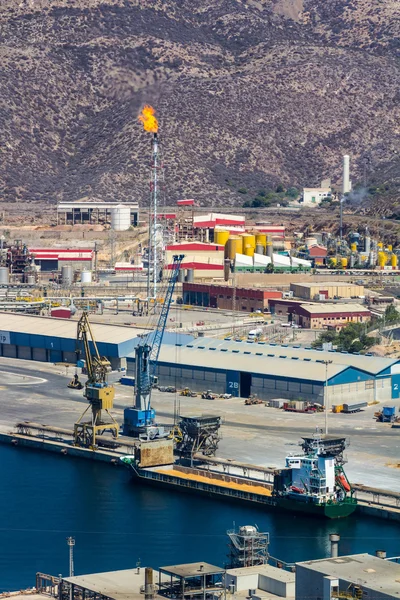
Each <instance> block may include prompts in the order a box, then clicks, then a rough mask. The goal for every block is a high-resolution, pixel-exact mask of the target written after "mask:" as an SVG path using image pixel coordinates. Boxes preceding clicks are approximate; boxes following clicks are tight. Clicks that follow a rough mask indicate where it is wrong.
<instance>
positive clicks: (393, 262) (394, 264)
mask: <svg viewBox="0 0 400 600" xmlns="http://www.w3.org/2000/svg"><path fill="white" fill-rule="evenodd" d="M390 264H391V265H392V268H393V269H397V255H396V254H392V256H391V257H390Z"/></svg>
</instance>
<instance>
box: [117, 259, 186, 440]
mask: <svg viewBox="0 0 400 600" xmlns="http://www.w3.org/2000/svg"><path fill="white" fill-rule="evenodd" d="M183 258H184V255H183V254H180V255H177V256H174V257H173V263H172V267H171V271H170V275H169V280H168V286H167V291H166V294H165V299H164V303H163V305H162V309H161V313H160V316H159V319H158V323H157V325H156V327H155V329H154V332H151V333H150V334H148V335H147V336H146V337H145V338H144V339H143V341H142V342H141V343H140V344H139V345H138V346H137V347H136V349H135V374H136V375H135V405H134V407H133V408H126V409H125V411H124V428H123V433H124V435H130V436H138V435H139V434H140V433H146V432H147V431H148V430H149V428H151V427H154V424H155V411H154V409H152V408H151V391H152V388H153V385H154V381H155V374H156V369H157V363H158V357H159V355H160V349H161V344H162V340H163V336H164V331H165V327H166V324H167V319H168V313H169V309H170V306H171V302H172V296H173V293H174V289H175V284H176V282H177V280H178V274H179V270H180V267H181V264H182V260H183Z"/></svg>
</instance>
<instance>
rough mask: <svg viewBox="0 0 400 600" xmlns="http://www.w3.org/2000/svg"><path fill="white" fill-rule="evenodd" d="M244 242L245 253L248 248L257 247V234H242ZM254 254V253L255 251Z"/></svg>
mask: <svg viewBox="0 0 400 600" xmlns="http://www.w3.org/2000/svg"><path fill="white" fill-rule="evenodd" d="M242 243H243V246H242V247H243V254H245V250H246V248H253V250H255V248H256V236H255V235H253V234H251V233H244V234H243V235H242ZM253 254H254V253H253Z"/></svg>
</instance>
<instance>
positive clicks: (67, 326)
mask: <svg viewBox="0 0 400 600" xmlns="http://www.w3.org/2000/svg"><path fill="white" fill-rule="evenodd" d="M91 327H92V331H93V335H94V337H95V339H96V342H104V343H108V344H119V343H122V342H126V341H128V340H132V339H134V338H137V337H138V336H139V335H140V334H143V333H144V331H143V329H136V328H134V327H124V326H121V325H100V324H98V323H91ZM0 330H1V331H9V332H14V333H27V334H32V335H45V336H50V337H59V338H66V339H71V338H72V339H75V338H76V330H77V322H76V321H71V320H70V319H55V318H50V317H33V316H28V315H15V314H12V313H0Z"/></svg>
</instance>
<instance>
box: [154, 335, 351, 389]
mask: <svg viewBox="0 0 400 600" xmlns="http://www.w3.org/2000/svg"><path fill="white" fill-rule="evenodd" d="M202 341H203V340H202ZM217 341H218V340H214V344H215V342H217ZM189 346H190V345H189ZM189 346H176V348H175V350H174V349H172V348H171V347H170V346H169V347H162V348H161V352H160V359H159V360H160V362H161V363H168V364H176V365H177V366H188V367H200V368H202V367H204V368H206V369H221V370H223V371H246V372H248V373H253V374H255V375H270V376H271V377H284V378H287V379H298V380H306V381H319V382H324V381H325V376H326V370H325V369H326V368H325V365H324V364H323V363H315V362H307V361H302V360H301V361H300V360H290V361H289V360H282V358H278V357H269V356H268V355H267V354H263V355H262V356H258V355H256V354H250V355H249V354H243V353H242V352H238V351H237V350H236V351H235V350H232V352H230V353H229V354H228V353H226V352H216V351H210V349H209V348H205V347H204V348H201V347H197V348H190V347H189ZM246 350H247V349H246ZM284 354H285V353H284V352H283V351H282V352H281V355H284ZM346 369H348V366H346V365H337V364H330V365H328V379H331V378H332V377H335V375H338V374H339V373H342V372H343V371H345V370H346Z"/></svg>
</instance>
